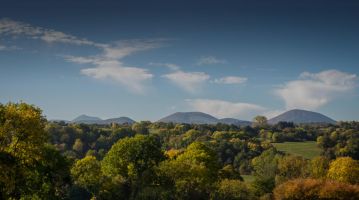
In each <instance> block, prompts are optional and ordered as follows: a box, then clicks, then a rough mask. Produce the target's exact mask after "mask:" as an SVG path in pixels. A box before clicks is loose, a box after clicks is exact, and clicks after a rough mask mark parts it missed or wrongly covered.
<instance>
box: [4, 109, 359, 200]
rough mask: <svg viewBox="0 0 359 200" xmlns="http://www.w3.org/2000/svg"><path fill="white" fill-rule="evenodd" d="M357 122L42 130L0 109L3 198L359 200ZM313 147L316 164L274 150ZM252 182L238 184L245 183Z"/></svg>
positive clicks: (36, 119) (41, 121) (37, 113)
mask: <svg viewBox="0 0 359 200" xmlns="http://www.w3.org/2000/svg"><path fill="white" fill-rule="evenodd" d="M358 134H359V123H358V122H341V123H339V124H337V125H323V124H322V125H306V126H298V125H294V124H293V123H287V122H280V123H278V124H276V125H274V126H270V125H268V124H267V123H266V119H265V118H264V117H257V118H255V121H254V125H253V126H251V127H250V126H245V127H239V126H234V125H225V124H216V125H189V124H172V123H151V122H146V121H144V122H138V123H135V124H133V125H128V124H125V125H118V124H112V125H86V124H67V123H65V122H47V121H46V119H45V118H44V117H43V116H42V113H41V110H40V109H39V108H37V107H34V106H31V105H28V104H25V103H19V104H13V103H9V104H6V105H1V104H0V142H1V146H0V158H1V159H0V189H1V198H2V199H218V200H219V199H359V185H358V184H359V163H358V158H359V156H358V155H359V137H358ZM285 141H317V143H318V146H319V147H320V148H321V149H322V155H321V156H319V157H315V158H313V159H305V158H303V157H300V156H294V155H287V154H285V153H284V152H280V151H278V150H277V149H275V148H274V146H273V145H272V143H273V142H285ZM244 175H246V176H248V175H250V176H253V179H254V180H253V181H251V182H245V181H243V176H244Z"/></svg>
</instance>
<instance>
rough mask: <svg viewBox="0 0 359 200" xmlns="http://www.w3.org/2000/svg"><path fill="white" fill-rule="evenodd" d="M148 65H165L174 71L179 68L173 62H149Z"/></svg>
mask: <svg viewBox="0 0 359 200" xmlns="http://www.w3.org/2000/svg"><path fill="white" fill-rule="evenodd" d="M149 65H153V66H160V67H167V68H169V69H171V70H174V71H177V70H179V69H180V67H179V66H178V65H176V64H173V63H153V62H151V63H149Z"/></svg>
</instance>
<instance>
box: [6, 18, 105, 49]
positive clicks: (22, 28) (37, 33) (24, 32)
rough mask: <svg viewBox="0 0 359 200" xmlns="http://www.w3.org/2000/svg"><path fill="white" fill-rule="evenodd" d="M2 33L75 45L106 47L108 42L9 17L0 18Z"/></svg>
mask: <svg viewBox="0 0 359 200" xmlns="http://www.w3.org/2000/svg"><path fill="white" fill-rule="evenodd" d="M0 35H9V36H27V37H29V38H32V39H40V40H43V41H45V42H48V43H55V42H57V43H68V44H75V45H91V46H95V47H106V44H101V43H96V42H92V41H89V40H87V39H82V38H78V37H75V36H73V35H69V34H65V33H63V32H60V31H55V30H52V29H47V28H42V27H37V26H32V25H30V24H27V23H23V22H19V21H15V20H11V19H8V18H3V19H0Z"/></svg>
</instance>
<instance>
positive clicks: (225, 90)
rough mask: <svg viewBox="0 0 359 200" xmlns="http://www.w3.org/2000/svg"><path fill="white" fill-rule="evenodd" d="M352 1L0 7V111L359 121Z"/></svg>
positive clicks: (355, 4) (358, 30)
mask: <svg viewBox="0 0 359 200" xmlns="http://www.w3.org/2000/svg"><path fill="white" fill-rule="evenodd" d="M358 10H359V1H355V0H353V1H350V0H347V1H339V0H337V1H332V0H325V1H324V0H323V1H321V0H311V1H307V0H301V1H298V0H287V1H268V0H263V1H258V0H247V1H243V0H237V1H226V0H223V1H211V0H207V1H194V0H191V1H187V0H181V1H179V0H172V1H168V0H166V1H156V0H153V1H138V0H132V1H106V0H105V1H92V0H88V1H76V2H75V1H68V0H64V1H53V0H47V1H36V0H34V1H18V0H12V1H9V0H2V1H1V6H0V102H1V103H3V104H4V103H7V102H10V101H11V102H20V101H24V102H27V103H30V104H34V105H36V106H39V107H40V108H41V109H42V110H43V113H44V115H45V116H46V117H47V118H48V119H64V120H71V119H73V118H75V117H77V116H78V115H81V114H87V115H91V116H98V117H101V118H103V119H106V118H112V117H120V116H127V117H130V118H133V119H134V120H152V121H156V120H158V119H160V118H162V117H164V116H166V115H168V114H171V113H174V112H186V111H201V112H205V113H208V114H211V115H213V116H215V117H218V118H223V117H234V118H238V119H243V120H251V119H252V118H253V117H254V116H256V115H265V116H267V117H268V118H270V117H273V116H275V115H277V114H280V113H282V112H284V111H287V110H290V109H295V108H297V109H305V110H311V111H316V112H320V113H322V114H325V115H327V116H329V117H331V118H333V119H335V120H359V106H358V102H359V93H358V75H359V23H358V21H359V12H358Z"/></svg>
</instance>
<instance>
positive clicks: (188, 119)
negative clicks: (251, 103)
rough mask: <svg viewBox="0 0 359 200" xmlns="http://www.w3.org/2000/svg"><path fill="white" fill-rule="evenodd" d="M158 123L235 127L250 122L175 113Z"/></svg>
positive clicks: (196, 113)
mask: <svg viewBox="0 0 359 200" xmlns="http://www.w3.org/2000/svg"><path fill="white" fill-rule="evenodd" d="M158 122H166V123H168V122H173V123H185V124H217V123H223V124H233V125H237V126H249V125H251V122H249V121H243V120H238V119H234V118H223V119H217V118H215V117H213V116H212V115H209V114H206V113H202V112H176V113H173V114H171V115H168V116H166V117H164V118H162V119H160V120H158Z"/></svg>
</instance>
